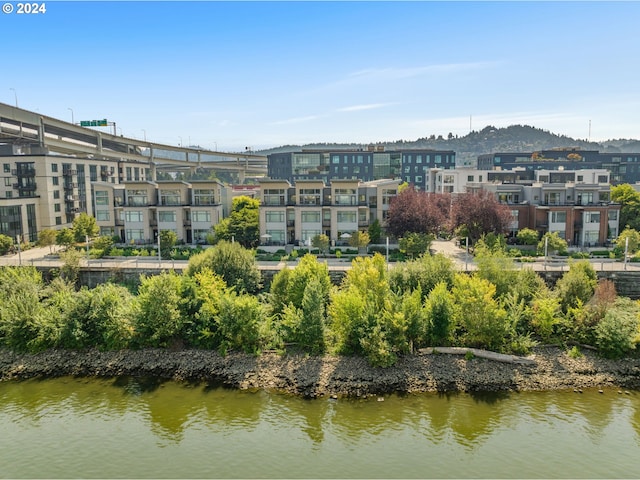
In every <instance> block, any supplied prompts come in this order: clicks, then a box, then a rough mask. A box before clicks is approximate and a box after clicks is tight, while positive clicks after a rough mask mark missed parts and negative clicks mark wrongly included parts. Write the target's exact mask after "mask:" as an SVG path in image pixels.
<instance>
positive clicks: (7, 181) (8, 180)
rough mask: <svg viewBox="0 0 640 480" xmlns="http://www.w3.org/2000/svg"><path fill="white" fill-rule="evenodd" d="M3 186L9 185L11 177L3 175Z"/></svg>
mask: <svg viewBox="0 0 640 480" xmlns="http://www.w3.org/2000/svg"><path fill="white" fill-rule="evenodd" d="M4 186H5V187H10V186H11V177H4Z"/></svg>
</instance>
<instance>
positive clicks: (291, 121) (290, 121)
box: [269, 115, 323, 125]
mask: <svg viewBox="0 0 640 480" xmlns="http://www.w3.org/2000/svg"><path fill="white" fill-rule="evenodd" d="M322 116H323V115H307V116H306V117H294V118H288V119H286V120H278V121H276V122H271V123H269V125H292V124H296V123H304V122H310V121H312V120H317V119H318V118H322Z"/></svg>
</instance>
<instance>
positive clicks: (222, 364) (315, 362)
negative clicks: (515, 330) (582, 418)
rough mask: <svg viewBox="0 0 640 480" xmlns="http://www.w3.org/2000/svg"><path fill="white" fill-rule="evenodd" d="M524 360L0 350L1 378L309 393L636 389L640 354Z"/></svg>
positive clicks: (556, 351)
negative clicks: (386, 360) (164, 382)
mask: <svg viewBox="0 0 640 480" xmlns="http://www.w3.org/2000/svg"><path fill="white" fill-rule="evenodd" d="M527 358H528V360H529V361H527V362H524V363H504V362H498V361H495V360H491V359H486V358H478V357H473V358H467V357H465V356H461V355H451V354H444V353H432V354H424V353H422V354H414V355H406V356H403V357H401V358H400V359H399V361H398V362H397V364H396V365H394V366H393V367H389V368H375V367H371V366H370V365H369V364H368V363H367V361H366V360H365V359H363V358H358V357H332V356H318V357H313V356H307V355H290V354H287V355H279V354H276V353H263V354H262V355H259V356H252V355H247V354H242V353H231V354H229V355H227V356H224V357H223V356H221V355H219V354H218V353H216V352H211V351H202V350H179V351H170V350H162V349H147V350H124V351H117V352H100V351H97V350H90V351H82V352H78V351H68V350H49V351H46V352H41V353H37V354H24V353H16V352H12V351H9V350H3V349H0V380H1V381H8V380H20V379H27V378H34V377H58V376H67V375H72V376H99V377H116V376H138V377H142V376H146V377H148V376H153V377H158V378H166V379H173V380H180V381H203V382H210V383H215V384H220V385H224V386H227V387H232V388H239V389H264V390H273V391H282V392H287V393H290V394H294V395H300V396H304V397H307V398H315V397H322V396H366V395H379V394H385V393H418V392H444V391H524V390H557V389H577V390H579V389H583V388H584V389H586V388H624V389H639V388H640V358H626V359H622V360H607V359H603V358H600V357H598V356H597V355H596V354H595V353H594V352H591V351H585V352H583V356H582V357H580V358H571V357H570V356H569V355H568V354H567V352H566V351H565V350H563V349H561V348H558V347H539V348H536V349H535V350H534V352H533V354H532V355H531V356H529V357H527Z"/></svg>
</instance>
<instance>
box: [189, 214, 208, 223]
mask: <svg viewBox="0 0 640 480" xmlns="http://www.w3.org/2000/svg"><path fill="white" fill-rule="evenodd" d="M191 220H192V221H194V222H207V223H210V222H211V212H208V211H200V212H191Z"/></svg>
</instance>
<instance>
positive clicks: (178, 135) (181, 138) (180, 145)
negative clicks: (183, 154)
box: [178, 135, 182, 147]
mask: <svg viewBox="0 0 640 480" xmlns="http://www.w3.org/2000/svg"><path fill="white" fill-rule="evenodd" d="M178 138H179V139H180V144H179V145H178V146H179V147H181V146H182V137H181V136H180V135H178Z"/></svg>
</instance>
